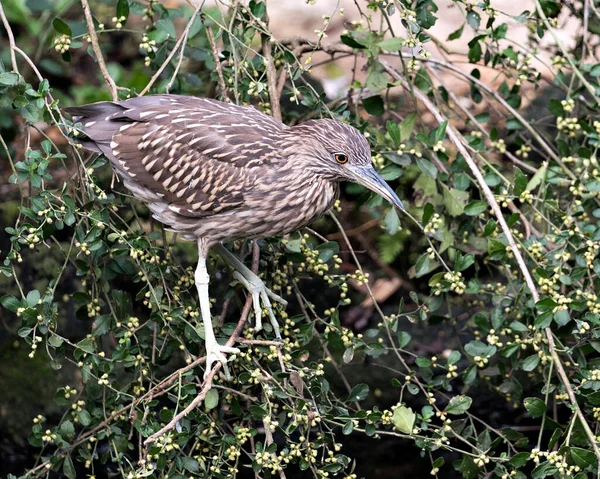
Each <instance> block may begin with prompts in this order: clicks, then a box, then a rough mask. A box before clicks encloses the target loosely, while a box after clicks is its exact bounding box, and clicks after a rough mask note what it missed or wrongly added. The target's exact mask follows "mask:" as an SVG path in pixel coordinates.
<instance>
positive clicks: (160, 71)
mask: <svg viewBox="0 0 600 479" xmlns="http://www.w3.org/2000/svg"><path fill="white" fill-rule="evenodd" d="M82 1H83V2H85V1H87V0H82ZM203 6H204V2H200V3H199V4H198V5H197V6H196V9H195V10H194V13H193V14H192V17H191V18H190V21H189V22H188V23H187V25H186V26H185V30H184V31H183V35H181V36H180V37H179V40H177V43H175V46H174V47H173V49H172V50H171V52H170V53H169V54H168V55H167V58H166V59H165V61H164V62H163V63H162V65H161V66H160V68H159V69H158V70H156V73H155V74H154V75H152V78H150V81H149V82H148V84H147V85H146V86H145V87H144V89H143V90H142V91H141V92H140V96H144V95H145V94H146V93H148V91H150V88H152V85H154V83H156V80H158V78H159V77H160V75H161V74H162V72H163V71H164V69H165V68H167V65H168V64H169V62H170V61H171V59H172V58H173V57H174V56H175V53H176V52H177V50H179V47H180V46H181V44H182V43H183V42H184V40H186V39H187V36H188V33H189V32H190V28H192V24H193V23H194V20H195V19H196V15H198V12H199V11H200V10H201V9H202V7H203ZM184 46H185V45H184Z"/></svg>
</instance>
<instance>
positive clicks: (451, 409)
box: [444, 394, 473, 416]
mask: <svg viewBox="0 0 600 479" xmlns="http://www.w3.org/2000/svg"><path fill="white" fill-rule="evenodd" d="M472 403H473V400H472V399H471V398H470V397H469V396H464V395H462V394H461V395H460V396H454V397H453V398H452V399H450V402H449V403H448V405H447V406H446V409H444V411H446V412H447V413H448V414H452V415H455V416H458V415H459V414H464V413H465V412H467V410H468V409H469V408H470V407H471V404H472Z"/></svg>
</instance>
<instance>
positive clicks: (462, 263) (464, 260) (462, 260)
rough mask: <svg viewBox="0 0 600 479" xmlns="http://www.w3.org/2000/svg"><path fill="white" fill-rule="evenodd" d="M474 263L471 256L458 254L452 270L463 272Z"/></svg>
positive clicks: (473, 258)
mask: <svg viewBox="0 0 600 479" xmlns="http://www.w3.org/2000/svg"><path fill="white" fill-rule="evenodd" d="M473 263H475V257H474V256H473V255H472V254H466V255H464V256H463V255H462V254H460V253H458V255H457V257H456V262H455V263H454V269H455V270H456V271H464V270H465V269H467V268H469V267H470V266H471V265H472V264H473Z"/></svg>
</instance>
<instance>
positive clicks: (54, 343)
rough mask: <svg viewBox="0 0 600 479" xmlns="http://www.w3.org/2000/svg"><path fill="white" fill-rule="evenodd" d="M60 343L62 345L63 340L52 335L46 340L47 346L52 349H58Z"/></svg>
mask: <svg viewBox="0 0 600 479" xmlns="http://www.w3.org/2000/svg"><path fill="white" fill-rule="evenodd" d="M62 343H64V339H63V338H61V337H60V336H56V335H52V336H50V337H49V338H48V344H49V345H50V346H52V347H53V348H59V347H60V346H61V345H62Z"/></svg>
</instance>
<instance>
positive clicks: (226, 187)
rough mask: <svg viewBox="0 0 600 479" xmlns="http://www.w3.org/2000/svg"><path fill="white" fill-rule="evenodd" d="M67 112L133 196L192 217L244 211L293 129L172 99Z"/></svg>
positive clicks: (236, 109) (246, 110)
mask: <svg viewBox="0 0 600 479" xmlns="http://www.w3.org/2000/svg"><path fill="white" fill-rule="evenodd" d="M66 111H67V112H68V113H71V114H72V115H74V116H75V118H76V120H77V121H80V122H81V123H82V125H83V132H84V134H85V136H86V139H85V140H83V141H82V144H83V146H84V147H86V148H88V149H92V150H94V151H99V152H102V153H104V154H105V155H106V156H107V157H108V158H109V160H110V161H111V163H112V164H113V166H114V167H115V168H116V169H117V171H119V172H120V173H121V174H122V176H124V177H125V179H126V180H127V182H128V184H129V186H130V187H133V188H132V190H133V191H134V194H135V193H139V194H138V196H141V197H142V199H146V198H144V196H145V195H146V196H147V194H148V191H149V192H151V193H153V194H155V195H157V196H158V197H159V198H160V200H161V201H162V202H164V203H165V204H167V205H168V208H169V209H171V210H172V211H174V212H176V213H178V214H180V215H183V216H192V217H201V216H209V215H212V214H215V213H220V212H223V211H226V210H229V209H231V208H235V207H236V206H238V205H240V204H242V203H243V201H244V191H246V190H247V189H248V188H249V187H251V185H252V183H253V182H254V181H255V179H256V177H257V174H260V172H259V171H258V169H260V167H261V166H267V165H269V164H270V163H271V162H273V161H277V159H278V157H279V154H278V150H277V143H278V138H279V133H280V132H281V131H282V130H283V129H285V128H286V127H285V125H283V123H281V122H278V121H277V120H275V119H274V118H272V117H270V116H267V115H265V114H263V113H261V112H259V111H258V110H255V109H254V108H251V107H240V106H236V105H230V104H226V103H222V102H219V101H215V100H208V99H200V98H194V97H182V96H171V95H152V96H148V97H139V98H134V99H131V100H125V101H122V102H118V103H116V102H101V103H96V104H92V105H86V106H83V107H74V108H69V109H66ZM135 187H137V188H135ZM140 187H141V188H140ZM144 192H146V193H144ZM146 200H147V199H146ZM147 201H148V200H147ZM153 201H155V199H153Z"/></svg>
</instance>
